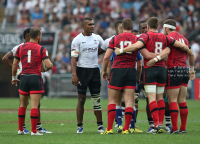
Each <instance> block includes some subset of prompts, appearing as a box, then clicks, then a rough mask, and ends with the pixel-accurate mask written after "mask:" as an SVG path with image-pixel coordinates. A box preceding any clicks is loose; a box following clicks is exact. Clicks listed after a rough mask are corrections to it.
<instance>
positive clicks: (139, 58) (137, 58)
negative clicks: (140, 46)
mask: <svg viewBox="0 0 200 144" xmlns="http://www.w3.org/2000/svg"><path fill="white" fill-rule="evenodd" d="M136 60H137V61H139V60H142V55H141V54H140V52H139V51H138V54H137V57H136Z"/></svg>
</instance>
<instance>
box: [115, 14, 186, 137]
mask: <svg viewBox="0 0 200 144" xmlns="http://www.w3.org/2000/svg"><path fill="white" fill-rule="evenodd" d="M147 26H148V33H146V34H141V36H140V38H139V39H138V41H137V43H135V44H133V45H130V46H128V47H127V48H126V49H124V50H119V49H116V54H117V55H118V54H120V53H124V52H131V51H135V50H138V49H139V48H142V47H146V49H147V50H148V51H149V52H154V53H155V54H159V53H160V52H161V51H162V50H163V49H165V48H166V47H167V46H172V45H174V46H177V47H181V48H182V49H184V50H186V51H187V50H188V47H187V46H186V45H184V44H182V43H180V42H178V41H175V40H174V39H173V38H171V37H168V36H166V35H164V34H161V33H158V32H157V31H158V30H157V29H158V19H157V18H155V17H151V18H149V19H148V21H147ZM141 53H142V52H141ZM142 54H143V53H142ZM155 59H159V60H160V57H156V58H155ZM147 61H148V60H147V59H146V58H145V56H144V75H143V82H144V87H145V91H146V93H147V95H148V100H149V107H150V111H151V115H152V118H153V121H154V128H155V131H154V132H158V133H162V132H163V131H164V129H163V127H162V126H161V125H162V123H163V119H164V113H165V103H164V100H163V93H164V86H165V84H166V68H165V62H164V61H163V60H162V61H159V62H158V63H156V65H155V66H154V67H149V66H148V65H147Z"/></svg>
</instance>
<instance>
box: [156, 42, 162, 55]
mask: <svg viewBox="0 0 200 144" xmlns="http://www.w3.org/2000/svg"><path fill="white" fill-rule="evenodd" d="M155 47H156V49H155V54H159V53H161V51H162V42H155Z"/></svg>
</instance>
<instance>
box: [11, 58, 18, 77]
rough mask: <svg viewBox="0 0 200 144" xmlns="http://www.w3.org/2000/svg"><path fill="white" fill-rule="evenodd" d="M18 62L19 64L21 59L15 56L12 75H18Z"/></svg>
mask: <svg viewBox="0 0 200 144" xmlns="http://www.w3.org/2000/svg"><path fill="white" fill-rule="evenodd" d="M18 64H19V60H18V59H16V58H14V61H13V64H12V76H16V73H17V68H18Z"/></svg>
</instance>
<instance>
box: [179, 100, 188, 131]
mask: <svg viewBox="0 0 200 144" xmlns="http://www.w3.org/2000/svg"><path fill="white" fill-rule="evenodd" d="M179 108H180V117H181V126H180V130H186V122H187V117H188V108H187V104H186V102H183V103H179Z"/></svg>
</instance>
